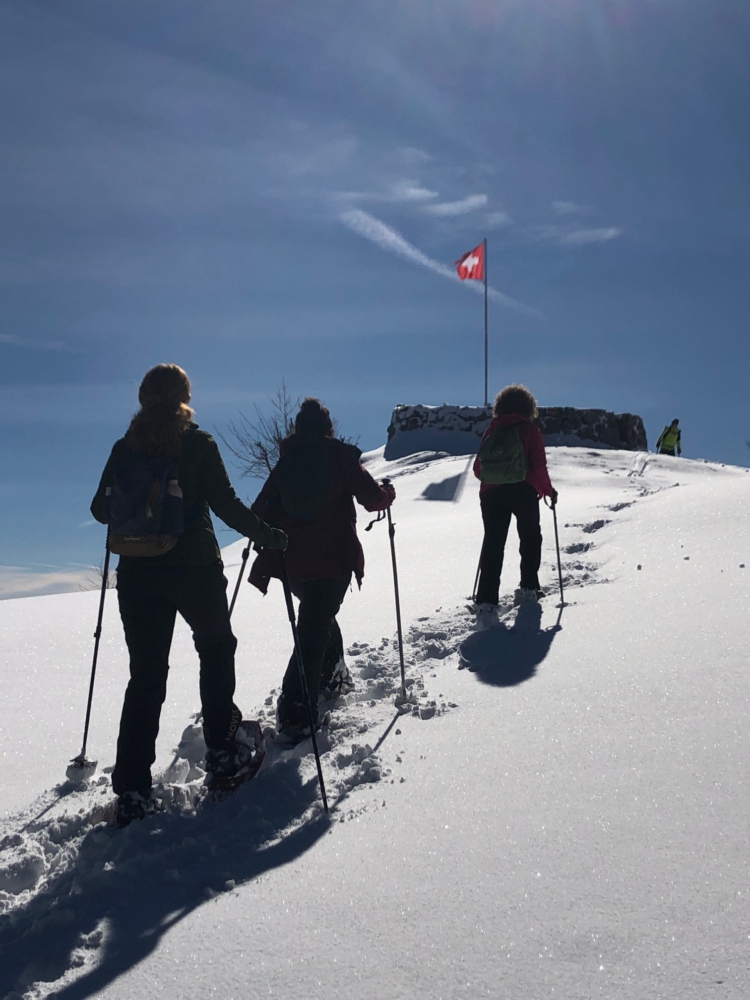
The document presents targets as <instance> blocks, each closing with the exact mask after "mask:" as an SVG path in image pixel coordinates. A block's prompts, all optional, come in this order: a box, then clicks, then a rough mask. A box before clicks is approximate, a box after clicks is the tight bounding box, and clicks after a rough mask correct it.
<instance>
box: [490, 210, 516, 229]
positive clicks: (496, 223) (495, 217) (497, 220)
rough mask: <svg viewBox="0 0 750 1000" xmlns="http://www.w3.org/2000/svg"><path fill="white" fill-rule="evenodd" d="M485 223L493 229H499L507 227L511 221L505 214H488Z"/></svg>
mask: <svg viewBox="0 0 750 1000" xmlns="http://www.w3.org/2000/svg"><path fill="white" fill-rule="evenodd" d="M485 222H486V223H487V225H488V226H491V227H492V228H493V229H501V228H502V227H503V226H509V225H510V224H511V223H512V222H513V220H512V219H511V217H510V216H509V215H508V213H507V212H489V213H488V214H487V217H486V218H485Z"/></svg>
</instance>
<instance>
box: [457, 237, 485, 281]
mask: <svg viewBox="0 0 750 1000" xmlns="http://www.w3.org/2000/svg"><path fill="white" fill-rule="evenodd" d="M455 263H456V270H457V271H458V276H459V278H460V279H461V281H466V279H467V278H471V279H473V280H474V281H484V243H480V244H479V246H478V247H474V249H473V250H469V252H468V253H465V254H464V255H463V257H459V258H458V260H457V261H456V262H455Z"/></svg>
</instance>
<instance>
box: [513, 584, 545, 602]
mask: <svg viewBox="0 0 750 1000" xmlns="http://www.w3.org/2000/svg"><path fill="white" fill-rule="evenodd" d="M538 599H539V598H538V595H537V589H536V587H534V588H531V587H519V588H518V590H517V591H516V592H515V594H514V595H513V604H514V606H515V607H518V605H519V604H528V603H529V602H531V601H535V602H536V601H537V600H538Z"/></svg>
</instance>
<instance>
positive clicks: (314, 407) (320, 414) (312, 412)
mask: <svg viewBox="0 0 750 1000" xmlns="http://www.w3.org/2000/svg"><path fill="white" fill-rule="evenodd" d="M294 430H295V433H297V434H312V435H320V436H321V437H333V421H332V420H331V414H330V413H329V412H328V407H327V406H323V404H322V403H321V401H320V400H319V399H316V398H315V397H314V396H308V397H307V399H303V400H302V402H301V403H300V408H299V413H298V414H297V416H296V417H295V420H294Z"/></svg>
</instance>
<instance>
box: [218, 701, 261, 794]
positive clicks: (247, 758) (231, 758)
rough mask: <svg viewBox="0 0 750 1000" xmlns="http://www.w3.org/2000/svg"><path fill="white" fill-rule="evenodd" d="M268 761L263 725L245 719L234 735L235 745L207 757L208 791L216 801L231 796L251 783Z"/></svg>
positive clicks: (253, 720)
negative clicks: (265, 761) (242, 786)
mask: <svg viewBox="0 0 750 1000" xmlns="http://www.w3.org/2000/svg"><path fill="white" fill-rule="evenodd" d="M265 758H266V741H265V738H264V736H263V730H262V729H261V727H260V723H259V722H258V721H257V720H255V719H245V720H243V721H242V722H241V723H240V724H239V725H238V726H237V731H236V732H235V735H234V745H233V746H232V747H231V748H230V749H226V750H208V752H207V753H206V787H207V788H208V790H209V792H211V793H212V794H213V796H214V798H216V797H223V796H226V795H231V794H232V792H234V791H236V789H238V788H239V787H240V785H244V784H246V783H247V782H248V781H251V780H252V779H253V778H254V777H255V775H256V774H257V773H258V771H259V770H260V768H261V765H262V764H263V761H264V760H265Z"/></svg>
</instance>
